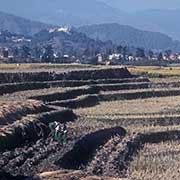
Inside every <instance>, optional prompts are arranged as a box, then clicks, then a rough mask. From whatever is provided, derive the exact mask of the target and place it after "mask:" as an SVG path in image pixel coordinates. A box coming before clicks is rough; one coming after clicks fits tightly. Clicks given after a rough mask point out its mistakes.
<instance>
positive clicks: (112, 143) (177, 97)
mask: <svg viewBox="0 0 180 180" xmlns="http://www.w3.org/2000/svg"><path fill="white" fill-rule="evenodd" d="M50 66H51V68H50V69H48V65H44V66H39V65H38V67H37V69H36V68H35V69H36V70H33V71H32V72H31V71H30V70H31V68H32V67H33V68H34V67H35V65H33V66H32V67H31V68H29V67H30V65H28V66H25V67H22V66H21V68H22V69H21V75H19V74H18V71H19V70H16V69H15V68H13V65H11V66H10V67H8V65H6V66H5V65H4V66H3V67H2V69H3V68H5V69H7V70H5V69H4V70H1V75H0V81H1V85H0V86H1V89H0V94H1V96H0V104H1V109H0V177H3V178H4V179H25V178H31V179H56V178H59V179H62V180H63V179H71V178H74V179H81V180H84V179H86V180H89V179H100V178H101V179H104V180H105V179H112V180H114V179H115V178H116V179H117V180H118V179H133V180H140V179H149V180H150V179H153V180H154V179H155V180H156V179H158V180H159V179H162V180H163V179H170V180H171V179H172V180H176V179H179V178H180V173H179V155H180V154H179V152H180V145H179V139H180V79H179V74H180V70H179V69H178V68H175V69H168V68H165V69H162V68H161V69H160V70H159V69H158V68H155V67H151V68H152V70H151V71H152V73H154V74H155V76H154V77H153V76H152V73H151V75H150V77H148V76H147V75H148V73H142V71H147V69H146V68H143V67H141V68H140V67H138V68H137V67H136V68H134V69H133V68H132V67H131V68H129V70H130V72H131V73H134V74H135V75H131V74H130V73H129V72H128V71H127V69H124V68H122V67H118V68H114V67H109V68H107V67H89V66H86V67H85V69H83V68H84V67H82V66H81V67H79V66H78V67H76V66H74V67H72V66H69V69H68V71H67V70H66V71H65V69H64V68H65V67H64V66H54V65H50ZM66 66H68V65H66ZM18 68H19V67H18ZM38 68H39V70H38ZM58 68H59V70H57V69H58ZM142 69H143V70H142ZM16 71H17V72H16ZM172 71H173V73H172ZM42 72H45V73H43V74H42ZM87 72H88V73H87ZM4 73H6V74H4ZM158 73H160V74H161V75H160V77H157V74H158ZM138 74H139V75H140V76H138ZM142 74H146V76H143V77H142ZM5 75H6V79H4V78H3V77H5ZM10 77H11V78H10ZM53 121H58V122H60V123H63V122H67V129H68V142H67V144H65V145H64V146H61V145H59V144H57V143H56V142H54V141H52V139H51V137H50V136H49V133H50V129H49V128H48V124H49V123H50V122H53ZM172 172H173V173H172ZM55 177H56V178H55Z"/></svg>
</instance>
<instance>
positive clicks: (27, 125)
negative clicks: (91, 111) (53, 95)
mask: <svg viewBox="0 0 180 180" xmlns="http://www.w3.org/2000/svg"><path fill="white" fill-rule="evenodd" d="M76 118H77V117H76V115H75V114H74V113H73V111H72V110H70V109H63V108H62V109H61V110H54V111H50V112H46V113H41V114H38V115H29V116H26V117H24V118H23V119H21V120H19V121H16V122H15V123H13V124H11V125H9V126H5V127H3V128H1V129H0V151H5V150H7V149H8V150H9V149H13V148H16V147H19V146H21V145H23V144H25V143H31V142H35V141H36V140H38V139H40V138H42V137H46V136H47V135H48V134H49V132H50V130H49V128H48V124H49V123H50V122H53V121H58V122H60V123H63V122H69V121H74V120H75V119H76Z"/></svg>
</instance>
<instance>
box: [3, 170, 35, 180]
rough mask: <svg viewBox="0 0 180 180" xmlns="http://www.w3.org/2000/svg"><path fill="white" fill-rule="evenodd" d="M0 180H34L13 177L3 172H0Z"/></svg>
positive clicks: (18, 176) (24, 177)
mask: <svg viewBox="0 0 180 180" xmlns="http://www.w3.org/2000/svg"><path fill="white" fill-rule="evenodd" d="M0 180H35V179H34V178H32V177H27V176H21V175H17V176H13V175H11V174H10V173H7V172H4V171H1V170H0Z"/></svg>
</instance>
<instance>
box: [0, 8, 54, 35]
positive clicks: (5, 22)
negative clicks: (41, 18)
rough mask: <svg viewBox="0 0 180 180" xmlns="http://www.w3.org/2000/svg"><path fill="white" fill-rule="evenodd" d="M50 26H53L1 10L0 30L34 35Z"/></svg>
mask: <svg viewBox="0 0 180 180" xmlns="http://www.w3.org/2000/svg"><path fill="white" fill-rule="evenodd" d="M50 27H53V26H52V25H47V24H44V23H39V22H35V21H31V20H27V19H24V18H21V17H18V16H14V15H10V14H7V13H3V12H0V30H3V31H4V30H8V31H9V32H11V33H15V34H23V35H33V34H35V33H38V32H39V31H41V30H43V29H46V28H50Z"/></svg>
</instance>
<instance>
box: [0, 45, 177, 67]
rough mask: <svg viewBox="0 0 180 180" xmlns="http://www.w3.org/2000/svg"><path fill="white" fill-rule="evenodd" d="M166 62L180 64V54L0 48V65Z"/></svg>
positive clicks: (169, 52) (138, 51)
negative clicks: (88, 52)
mask: <svg viewBox="0 0 180 180" xmlns="http://www.w3.org/2000/svg"><path fill="white" fill-rule="evenodd" d="M143 61H144V62H146V63H147V61H149V62H164V63H180V53H173V52H172V51H171V50H167V51H164V52H153V51H148V52H145V50H144V49H142V48H136V51H135V52H134V53H132V52H128V49H127V47H122V46H118V47H117V48H116V49H115V50H109V52H108V53H107V52H106V53H97V54H95V53H93V54H92V55H87V54H85V53H84V54H83V55H82V56H81V57H80V56H75V55H69V54H63V55H61V54H59V53H57V52H55V51H54V50H53V47H52V46H51V45H48V46H46V47H44V48H43V49H30V48H29V47H28V46H22V47H18V48H17V47H16V48H12V49H11V48H10V49H9V48H6V47H0V63H33V62H34V63H40V62H46V63H77V64H101V65H119V64H124V63H129V64H133V63H136V62H143Z"/></svg>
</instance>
